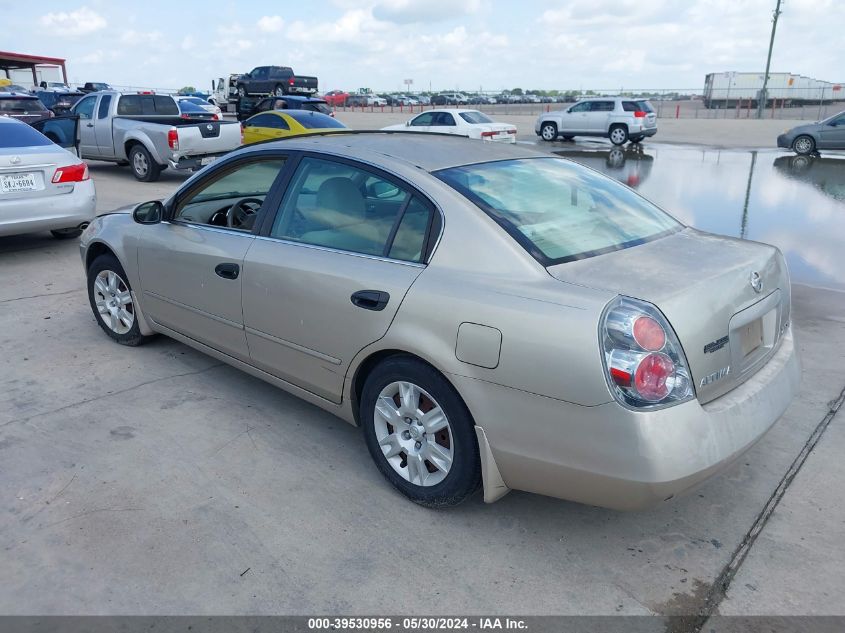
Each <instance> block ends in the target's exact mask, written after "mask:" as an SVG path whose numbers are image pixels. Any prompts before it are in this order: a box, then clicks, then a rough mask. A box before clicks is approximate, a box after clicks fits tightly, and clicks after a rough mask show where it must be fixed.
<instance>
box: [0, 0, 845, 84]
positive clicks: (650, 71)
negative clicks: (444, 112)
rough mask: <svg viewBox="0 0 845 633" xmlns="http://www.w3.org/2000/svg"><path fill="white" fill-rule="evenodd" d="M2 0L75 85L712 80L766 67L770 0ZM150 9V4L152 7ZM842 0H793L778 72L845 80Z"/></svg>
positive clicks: (19, 38)
mask: <svg viewBox="0 0 845 633" xmlns="http://www.w3.org/2000/svg"><path fill="white" fill-rule="evenodd" d="M37 6H38V8H39V10H38V13H34V12H32V11H30V10H28V9H27V10H22V9H21V3H20V0H0V15H2V16H3V20H2V21H3V29H2V33H3V35H2V45H1V46H0V48H2V49H4V50H11V51H15V52H24V53H33V54H43V55H50V56H56V57H64V58H66V59H67V60H68V73H69V78H70V80H71V81H79V82H84V81H107V82H110V83H113V84H116V85H128V86H144V87H152V88H179V87H181V86H184V85H188V84H190V85H194V86H196V87H198V88H207V87H209V86H210V82H211V79H212V78H213V77H218V76H222V75H226V74H228V73H231V72H247V71H249V70H250V69H252V68H253V67H254V66H257V65H263V64H283V65H290V66H293V68H294V70H295V71H297V72H300V73H303V74H309V75H317V76H318V77H319V79H320V86H321V88H322V89H323V90H330V89H334V88H342V89H357V88H360V87H369V88H372V89H375V90H379V91H382V90H399V89H402V88H403V83H402V82H403V80H404V79H406V78H410V79H413V80H414V88H415V89H417V90H421V89H428V88H429V86H430V87H431V88H433V89H435V90H442V89H463V90H478V89H484V90H500V89H502V88H512V87H517V86H518V87H521V88H523V89H534V88H539V89H552V88H559V89H579V88H580V89H588V88H602V89H618V88H624V89H648V88H665V89H671V88H680V89H696V88H698V89H700V87H701V86H702V85H703V83H704V75H705V73H707V72H713V71H723V70H753V71H760V70H762V68H763V66H764V64H765V57H766V47H767V46H768V38H769V29H770V25H771V21H770V20H771V12H772V9H773V7H774V0H567V1H563V0H560V1H556V0H545V1H538V0H519V1H513V0H427V1H421V0H360V1H356V0H322V1H320V2H314V1H309V0H297V1H288V0H281V1H280V0H276V1H273V2H271V1H266V0H250V1H248V2H247V1H243V2H227V1H215V0H206V1H205V2H194V1H193V0H181V1H179V2H173V1H169V2H167V1H163V0H145V1H144V2H143V3H138V2H124V1H119V0H114V1H105V0H85V1H83V2H77V1H76V0H58V1H54V0H40V1H39V2H38V3H37ZM142 7H143V9H142ZM843 24H845V3H843V2H838V1H836V0H786V1H785V4H784V13H783V16H782V18H781V21H780V23H779V26H778V36H777V41H776V47H775V55H774V59H773V63H772V70H773V71H786V72H793V73H800V74H804V75H808V76H811V77H815V78H817V79H825V80H829V81H845V68H843V66H842V64H841V61H842V51H841V42H842V36H841V33H842V25H843Z"/></svg>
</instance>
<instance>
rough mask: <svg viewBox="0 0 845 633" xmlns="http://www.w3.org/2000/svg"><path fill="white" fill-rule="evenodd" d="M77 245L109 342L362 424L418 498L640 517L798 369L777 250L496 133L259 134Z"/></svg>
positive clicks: (751, 420) (782, 389)
mask: <svg viewBox="0 0 845 633" xmlns="http://www.w3.org/2000/svg"><path fill="white" fill-rule="evenodd" d="M80 245H81V255H82V261H83V264H84V268H85V271H86V274H87V286H88V296H89V299H90V303H91V308H92V310H93V312H94V315H95V317H96V320H97V321H98V323H99V325H100V327H101V328H102V329H103V330H104V332H105V333H106V334H107V335H108V336H109V337H111V338H112V339H114V340H115V341H117V342H118V343H122V344H124V345H130V346H132V345H138V344H139V343H142V342H144V341H145V340H146V339H147V338H148V337H150V336H152V335H154V334H165V335H167V336H170V337H173V338H174V339H176V340H178V341H182V342H183V343H185V344H187V345H190V346H192V347H195V348H197V349H199V350H202V351H203V352H205V353H207V354H209V355H212V356H214V357H216V358H218V359H221V360H223V361H225V362H227V363H230V364H231V365H234V366H235V367H238V368H240V369H242V370H244V371H246V372H248V373H250V374H252V375H254V376H257V377H259V378H261V379H263V380H266V381H268V382H270V383H272V384H274V385H277V386H279V387H281V388H282V389H285V390H287V391H289V392H291V393H293V394H295V395H297V396H299V397H301V398H303V399H305V400H307V401H308V402H311V403H313V404H315V405H317V406H318V407H321V408H323V409H325V410H327V411H330V412H332V413H334V414H336V415H338V416H339V417H341V418H343V419H344V420H346V421H347V422H349V423H350V424H354V425H357V426H360V427H361V428H362V431H363V436H364V440H365V443H366V446H367V448H368V450H369V452H370V455H371V456H372V458H373V460H374V462H375V465H376V466H377V468H378V469H379V470H380V471H381V473H382V474H383V475H384V476H385V477H386V479H387V480H388V481H389V482H390V483H391V484H392V485H393V486H395V487H396V488H397V489H398V490H399V491H401V492H402V493H404V494H405V495H406V496H407V497H409V498H410V499H412V500H413V501H415V502H417V503H420V504H424V505H429V506H446V505H452V504H456V503H458V502H460V501H462V500H463V499H465V498H466V497H468V496H469V495H471V494H472V493H473V492H474V491H476V490H477V489H478V488H479V487H481V488H483V496H484V499H485V501H487V502H492V501H495V500H496V499H498V498H499V497H501V496H502V495H504V494H505V493H506V492H508V490H510V489H518V490H524V491H529V492H534V493H540V494H544V495H551V496H554V497H559V498H563V499H570V500H575V501H579V502H583V503H589V504H595V505H601V506H606V507H610V508H617V509H639V508H645V507H648V506H651V505H655V504H657V503H660V502H662V501H664V500H668V499H670V498H672V497H673V496H675V495H678V494H680V493H682V492H684V491H687V490H688V489H690V488H692V487H693V486H695V485H697V484H699V483H700V482H702V481H703V480H705V479H706V478H707V477H709V476H711V475H713V474H714V473H716V472H718V471H719V470H721V469H723V468H725V467H726V466H727V465H729V464H730V463H731V462H733V461H734V460H735V459H736V458H737V457H738V456H740V455H741V454H742V453H743V452H744V451H746V450H747V449H748V448H749V447H750V446H751V445H753V444H754V443H755V442H756V441H757V440H759V439H760V437H761V436H763V434H764V433H765V432H766V431H767V430H768V429H769V428H770V427H771V426H772V424H774V423H775V421H776V420H777V419H778V418H779V417H780V415H781V414H782V413H783V411H784V410H785V409H786V407H787V406H788V404H789V402H790V400H791V399H792V397H793V395H794V394H795V392H796V389H797V385H798V380H799V376H800V369H799V364H798V360H797V357H796V350H795V344H794V342H793V336H792V328H791V327H790V284H789V277H788V273H787V269H786V264H785V262H784V258H783V256H782V255H781V253H780V252H779V251H778V250H777V249H776V248H774V247H772V246H768V245H766V244H760V243H756V242H750V241H742V240H737V239H732V238H727V237H720V236H716V235H711V234H708V233H703V232H701V231H697V230H695V229H693V228H690V227H687V226H684V225H683V224H682V223H681V222H679V221H678V220H676V219H675V218H673V217H672V216H671V215H669V214H668V213H666V212H664V211H662V210H661V209H659V208H657V207H656V206H654V205H653V204H651V203H650V202H648V201H647V200H645V199H643V198H642V197H640V196H639V195H637V194H636V193H635V192H634V191H632V190H631V189H628V188H627V187H625V186H624V185H621V184H619V183H617V182H615V181H613V180H611V179H609V178H607V177H605V176H603V175H601V174H598V173H596V172H594V171H592V170H591V169H588V168H586V167H583V166H580V165H578V164H575V163H573V162H570V161H568V160H566V159H563V158H559V157H551V156H549V155H548V154H542V153H538V152H536V151H534V150H530V149H527V148H520V147H515V146H512V145H499V144H487V143H478V142H473V141H471V140H468V139H462V138H449V137H444V136H436V137H432V136H429V135H425V134H413V133H410V134H409V133H401V132H399V133H385V132H381V133H379V132H371V133H345V132H338V133H334V134H326V135H316V136H310V137H299V138H292V139H289V140H284V141H276V142H271V143H264V144H261V145H256V146H253V147H247V148H243V149H241V150H239V151H236V152H233V153H231V154H229V155H227V156H226V157H225V158H224V159H221V160H219V161H217V162H215V163H214V164H213V165H212V166H210V167H208V168H206V169H204V170H202V171H201V172H199V173H197V174H195V175H194V176H193V177H192V178H191V179H190V180H188V181H187V182H185V184H184V185H183V186H182V187H181V188H180V189H179V190H178V191H177V192H176V193H174V194H173V195H172V196H170V197H169V198H168V199H166V200H164V201H152V202H147V203H142V204H139V205H137V206H135V207H134V208H128V209H124V210H122V211H120V212H115V213H113V214H110V215H105V216H101V217H99V218H97V219H96V220H95V221H94V222H93V223H92V224H91V226H90V227H89V228H88V229H87V230H86V231H85V232H84V234H83V236H82V238H81V242H80Z"/></svg>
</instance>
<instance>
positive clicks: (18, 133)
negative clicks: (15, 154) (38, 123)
mask: <svg viewBox="0 0 845 633" xmlns="http://www.w3.org/2000/svg"><path fill="white" fill-rule="evenodd" d="M0 103H2V101H0ZM0 130H2V132H0V148H10V147H43V146H45V145H52V144H53V141H51V140H50V139H48V138H47V137H46V136H44V135H43V134H42V133H41V132H39V131H38V130H36V129H34V128H31V127H29V126H28V125H26V124H25V123H21V124H20V125H15V124H8V123H4V124H3V125H0Z"/></svg>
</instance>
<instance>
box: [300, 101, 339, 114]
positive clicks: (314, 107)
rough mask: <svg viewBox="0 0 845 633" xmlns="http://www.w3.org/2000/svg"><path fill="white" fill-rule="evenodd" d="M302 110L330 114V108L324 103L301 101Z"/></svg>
mask: <svg viewBox="0 0 845 633" xmlns="http://www.w3.org/2000/svg"><path fill="white" fill-rule="evenodd" d="M302 109H303V110H311V111H312V112H322V113H323V114H331V113H332V109H331V108H330V107H329V106H327V105H326V104H325V103H309V102H306V103H303V104H302Z"/></svg>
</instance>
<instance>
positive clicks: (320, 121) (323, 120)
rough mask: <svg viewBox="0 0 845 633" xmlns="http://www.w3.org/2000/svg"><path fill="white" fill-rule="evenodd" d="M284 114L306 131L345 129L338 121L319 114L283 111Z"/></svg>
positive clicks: (303, 111)
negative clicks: (333, 128)
mask: <svg viewBox="0 0 845 633" xmlns="http://www.w3.org/2000/svg"><path fill="white" fill-rule="evenodd" d="M285 114H287V115H288V116H289V117H291V118H292V119H294V120H296V122H297V123H299V124H300V125H301V126H302V127H304V128H305V129H308V130H315V129H321V128H332V127H337V128H345V127H346V126H345V125H344V124H343V123H341V122H340V121H338V120H336V119H333V118H332V117H330V116H327V115H325V114H321V113H320V112H312V111H310V110H285Z"/></svg>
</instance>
